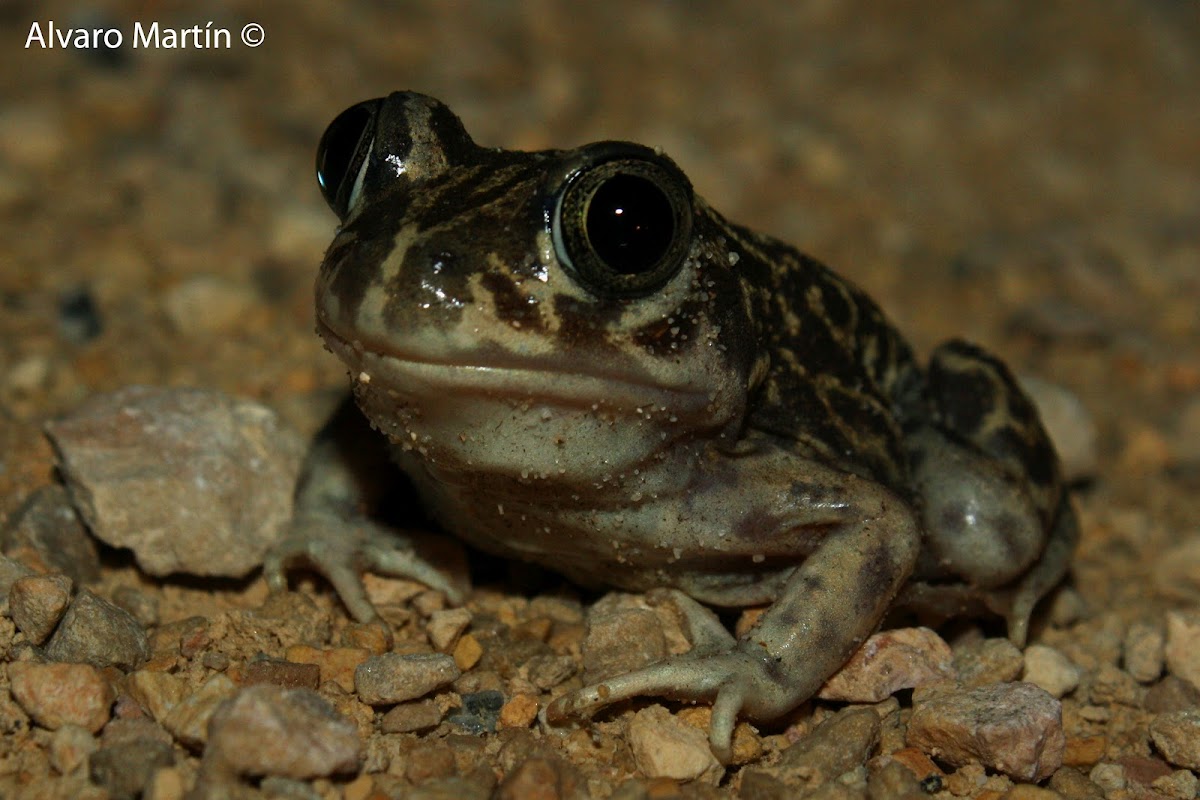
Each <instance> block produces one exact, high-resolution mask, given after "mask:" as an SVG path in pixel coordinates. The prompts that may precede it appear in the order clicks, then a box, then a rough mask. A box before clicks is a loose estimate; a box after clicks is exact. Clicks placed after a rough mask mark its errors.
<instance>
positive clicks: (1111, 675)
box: [1087, 664, 1146, 707]
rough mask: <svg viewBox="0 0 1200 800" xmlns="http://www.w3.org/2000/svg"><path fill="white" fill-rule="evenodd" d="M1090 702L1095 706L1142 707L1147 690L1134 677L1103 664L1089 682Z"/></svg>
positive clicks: (1088, 693) (1094, 672)
mask: <svg viewBox="0 0 1200 800" xmlns="http://www.w3.org/2000/svg"><path fill="white" fill-rule="evenodd" d="M1087 688H1088V691H1087V696H1088V700H1089V701H1091V703H1092V705H1095V706H1110V705H1113V704H1114V703H1116V704H1120V705H1123V706H1135V707H1136V706H1140V705H1141V704H1142V697H1143V696H1144V694H1145V691H1146V690H1145V689H1143V688H1142V687H1141V686H1139V685H1138V683H1137V681H1135V680H1134V679H1133V676H1132V675H1130V674H1129V673H1128V672H1125V671H1124V670H1120V669H1117V668H1116V667H1114V666H1112V665H1111V664H1101V665H1100V666H1099V667H1097V668H1096V669H1095V670H1094V671H1093V672H1092V674H1091V679H1090V680H1089V681H1088V687H1087Z"/></svg>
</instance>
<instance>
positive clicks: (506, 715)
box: [499, 694, 538, 728]
mask: <svg viewBox="0 0 1200 800" xmlns="http://www.w3.org/2000/svg"><path fill="white" fill-rule="evenodd" d="M537 713H538V701H537V698H536V697H535V696H533V695H531V694H516V695H513V697H512V698H511V699H510V700H509V701H508V702H507V703H505V704H504V705H503V706H502V707H501V708H500V720H499V721H500V727H501V728H528V727H529V726H530V725H532V724H533V721H534V720H535V719H537Z"/></svg>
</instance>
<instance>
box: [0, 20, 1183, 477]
mask: <svg viewBox="0 0 1200 800" xmlns="http://www.w3.org/2000/svg"><path fill="white" fill-rule="evenodd" d="M139 22H140V23H142V24H143V25H144V26H149V25H150V24H152V23H158V24H159V25H160V27H161V28H162V29H166V28H174V29H183V28H191V27H193V26H200V28H202V29H203V28H206V27H207V26H208V25H209V23H210V22H211V27H212V28H216V29H227V30H229V31H230V32H231V35H232V46H231V47H230V48H228V49H225V48H218V49H203V48H195V47H190V48H175V49H167V48H157V49H155V48H150V49H147V48H144V47H141V48H134V47H132V46H131V44H132V40H133V26H134V24H135V23H139ZM51 23H53V25H54V26H55V27H56V28H57V29H58V31H59V33H60V34H62V33H65V32H66V31H67V30H71V31H78V30H79V29H86V30H91V29H96V28H99V29H110V28H115V29H117V30H119V31H121V32H122V33H123V35H124V40H125V46H124V47H122V48H120V49H116V50H110V49H106V48H79V47H66V48H64V47H62V46H60V45H61V43H59V42H56V41H55V40H54V39H53V38H52V37H51V36H50V32H49V25H50V24H51ZM249 23H257V24H259V25H261V26H262V31H263V34H264V36H265V38H264V40H263V41H262V43H261V44H260V45H259V46H257V47H249V46H246V45H244V44H242V43H241V42H240V41H238V35H239V32H240V31H241V29H242V28H243V26H245V25H247V24H249ZM0 25H2V26H3V28H2V29H3V34H4V35H3V38H2V40H0V41H2V42H3V47H0V87H2V90H0V91H2V97H3V101H2V103H0V230H2V231H3V236H2V241H3V246H2V247H0V314H2V316H0V421H2V422H3V425H2V428H3V433H2V435H3V436H4V437H5V440H4V443H6V444H7V445H8V449H9V452H13V453H26V454H30V453H32V454H33V455H30V456H28V457H27V458H25V459H24V460H23V459H22V458H18V459H17V460H16V462H13V463H14V464H15V466H14V465H10V467H9V468H8V469H7V470H0V480H3V481H6V482H7V486H8V487H9V488H12V484H13V483H16V484H17V485H18V486H19V485H20V484H21V482H22V481H23V480H25V478H23V477H22V476H26V477H28V476H29V475H33V474H37V475H41V474H44V471H45V470H46V469H48V456H47V455H46V453H45V449H44V444H43V443H41V438H40V433H39V426H40V421H41V420H42V419H44V418H46V417H47V416H49V415H53V414H56V413H60V412H61V411H62V410H64V409H66V408H70V407H72V406H73V405H74V404H76V403H78V402H79V400H80V399H82V398H83V397H85V396H87V395H89V394H91V393H94V392H96V391H99V390H107V389H111V388H115V387H118V386H123V385H126V384H130V383H154V384H174V385H179V384H189V385H201V386H210V387H219V388H223V389H226V390H228V391H231V392H235V393H238V394H243V395H250V396H254V397H258V398H261V399H264V400H266V401H268V402H270V403H272V404H273V405H275V406H276V407H278V408H280V409H281V410H282V411H284V413H285V414H287V415H288V416H289V418H290V419H292V421H293V422H295V423H296V424H298V425H300V426H301V427H302V428H304V429H306V430H311V429H312V427H314V426H315V425H316V424H317V423H318V422H319V420H320V418H321V416H322V415H323V413H324V410H325V409H326V408H327V407H328V398H329V397H331V396H332V395H333V394H334V393H335V392H337V391H339V390H340V389H341V388H342V387H343V386H344V380H345V379H344V375H343V370H342V367H341V366H340V365H339V364H338V363H337V362H336V360H335V359H333V358H332V357H330V356H328V355H327V354H325V353H323V352H322V350H321V346H320V343H319V341H318V339H317V337H316V336H314V335H313V333H312V311H311V286H312V281H313V278H314V276H315V272H316V268H317V265H318V264H319V262H320V258H321V254H322V252H323V249H324V248H325V246H326V245H327V243H328V241H329V240H330V238H331V236H332V233H333V230H334V219H333V216H332V214H330V213H329V211H328V209H327V208H326V207H325V205H324V203H323V202H322V200H321V197H320V195H319V193H318V191H317V187H316V183H315V181H314V179H313V156H314V149H315V146H316V143H317V140H318V139H319V137H320V135H321V133H322V131H323V130H324V128H325V125H326V124H327V123H328V122H329V121H330V120H331V119H332V118H333V117H334V116H335V115H336V114H337V113H338V112H339V111H341V110H342V109H343V108H345V107H346V106H348V105H350V104H352V103H355V102H357V101H359V100H361V99H365V98H369V97H372V96H377V95H382V94H385V93H387V92H389V91H391V90H393V89H398V88H405V89H414V90H419V91H422V92H425V93H429V94H432V95H435V96H437V97H439V98H440V99H442V100H443V101H444V102H446V103H447V104H448V105H449V106H450V107H451V108H452V109H454V110H455V111H456V112H457V113H458V114H459V115H460V116H461V117H462V118H463V120H464V122H465V124H466V126H467V129H468V130H469V131H470V132H471V133H472V135H473V136H474V137H475V138H476V140H477V141H479V142H480V143H482V144H486V145H493V146H502V147H507V148H545V147H569V146H573V145H577V144H580V143H583V142H587V141H590V140H594V139H600V138H620V139H632V140H637V141H641V142H644V143H647V144H650V145H655V146H659V147H662V148H663V149H664V150H665V151H666V152H667V153H668V154H670V155H671V156H672V157H673V158H674V159H675V160H676V161H677V162H678V163H679V164H680V165H681V166H682V167H683V168H684V169H685V170H686V171H687V172H688V173H689V175H690V176H691V178H692V180H693V182H694V184H695V185H696V187H697V189H698V191H699V192H700V193H701V194H702V195H704V196H705V197H706V198H707V199H708V200H709V201H710V202H711V203H712V204H713V205H714V206H715V207H717V208H718V209H720V210H722V211H723V212H724V213H725V214H726V215H727V216H729V217H730V218H731V219H733V220H735V221H738V222H741V223H743V224H746V225H749V226H751V227H754V228H757V229H759V230H762V231H765V232H769V233H772V234H775V235H777V236H779V237H782V238H783V239H785V240H787V241H790V242H792V243H793V244H795V245H796V246H798V247H799V248H801V249H802V250H804V251H806V252H808V253H810V254H812V255H814V256H816V257H818V258H820V259H822V260H824V261H826V262H827V263H829V264H830V265H831V266H833V267H834V268H835V269H837V270H838V271H840V272H841V273H842V274H844V275H846V276H848V277H850V278H851V279H853V280H855V281H857V282H859V283H860V284H862V285H863V286H864V287H865V288H867V289H868V291H870V292H871V293H872V294H873V295H874V296H875V297H876V298H877V299H878V300H879V302H880V303H881V304H882V305H883V306H884V307H885V309H886V310H887V311H888V312H889V313H890V314H891V315H892V316H893V318H894V319H895V321H896V322H897V324H898V326H899V327H900V328H901V329H902V330H904V331H905V332H906V333H908V334H909V335H910V336H911V337H912V338H913V340H914V342H915V343H916V345H917V347H918V349H919V350H921V351H922V352H928V350H929V348H930V347H932V346H933V345H934V344H935V343H936V342H938V341H940V340H943V339H945V338H948V337H949V336H952V335H957V334H963V335H966V336H968V337H970V338H973V339H976V340H980V341H982V342H983V343H985V344H987V345H988V346H990V347H992V348H993V349H995V350H997V351H998V352H999V353H1000V354H1001V355H1002V356H1004V357H1005V358H1006V359H1008V360H1009V361H1010V362H1011V363H1013V364H1014V365H1015V366H1016V367H1017V368H1019V369H1020V370H1021V371H1024V372H1028V373H1032V374H1040V375H1042V376H1044V377H1049V378H1052V379H1054V380H1055V381H1057V382H1059V383H1060V384H1061V385H1064V386H1066V387H1067V388H1069V389H1070V390H1072V391H1073V392H1074V393H1075V394H1076V395H1077V396H1078V397H1080V398H1081V399H1082V400H1083V401H1084V403H1085V405H1086V406H1087V407H1088V409H1089V410H1090V413H1091V414H1093V415H1094V416H1095V418H1096V420H1097V422H1098V423H1099V426H1100V431H1101V445H1102V452H1103V453H1105V454H1109V455H1112V456H1114V458H1115V459H1116V460H1115V461H1112V462H1111V463H1113V464H1114V465H1115V466H1114V467H1113V468H1112V470H1113V472H1112V474H1113V476H1114V478H1116V477H1122V478H1123V477H1125V476H1128V475H1129V474H1131V473H1130V470H1131V469H1133V468H1135V467H1136V469H1135V470H1134V472H1136V471H1137V470H1149V471H1150V473H1151V474H1157V473H1155V471H1156V470H1161V469H1168V468H1170V469H1173V470H1174V471H1173V472H1172V473H1171V474H1172V475H1176V476H1179V475H1182V476H1184V479H1185V480H1187V481H1195V480H1196V479H1195V477H1194V476H1195V473H1196V472H1197V470H1196V469H1195V468H1194V466H1189V465H1194V464H1196V463H1197V462H1200V452H1198V451H1200V444H1198V443H1197V441H1198V440H1200V403H1198V402H1197V399H1196V395H1197V391H1198V388H1200V335H1198V328H1200V321H1198V319H1200V315H1198V314H1197V311H1196V309H1197V302H1198V301H1200V233H1198V230H1200V180H1198V178H1200V102H1197V98H1200V85H1198V84H1200V13H1197V6H1196V4H1195V2H1192V0H1140V1H1137V0H1096V1H1095V2H1087V3H1083V2H1071V1H1064V2H1051V3H1046V2H1033V1H1030V0H1018V1H1015V2H1014V1H1012V0H1004V1H1003V2H1001V1H1000V0H995V1H992V0H970V1H969V2H959V3H944V2H939V1H938V0H903V1H902V2H889V3H877V2H867V1H865V0H863V1H861V2H833V1H832V0H808V1H807V2H794V1H791V0H789V1H788V2H768V0H757V1H755V2H745V3H736V4H735V3H720V2H686V3H685V2H665V1H663V2H639V3H634V2H612V1H610V2H603V3H592V2H587V3H554V2H549V1H548V0H523V1H521V2H484V1H483V0H475V1H473V2H468V1H467V0H450V1H448V2H403V3H383V2H370V1H365V0H360V1H359V2H340V3H324V2H307V3H296V2H267V3H263V2H253V3H251V2H234V1H232V0H226V2H218V3H206V4H203V5H201V4H196V3H183V2H171V1H170V0H161V1H157V2H156V1H153V0H142V2H124V3H122V2H102V1H101V0H97V2H91V3H88V2H80V1H79V0H75V1H74V2H22V1H21V0H7V2H5V3H3V5H0ZM35 29H36V30H37V31H40V32H41V35H42V36H44V37H45V38H46V39H49V42H48V43H47V44H48V45H49V44H53V45H54V46H45V47H43V46H41V45H40V44H39V43H38V42H37V41H33V42H31V43H29V40H30V39H31V34H33V33H34V32H35ZM34 38H35V39H36V37H34ZM27 43H28V46H27ZM1193 433H1194V434H1195V435H1194V436H1193V435H1192V434H1193ZM22 465H26V466H22ZM1131 465H1132V466H1131Z"/></svg>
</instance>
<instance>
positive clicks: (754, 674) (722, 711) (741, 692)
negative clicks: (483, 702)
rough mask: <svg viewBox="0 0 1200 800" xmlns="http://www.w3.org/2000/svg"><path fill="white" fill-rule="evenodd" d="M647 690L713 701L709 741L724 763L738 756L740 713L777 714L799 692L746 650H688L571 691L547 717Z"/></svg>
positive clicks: (560, 718)
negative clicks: (735, 739)
mask: <svg viewBox="0 0 1200 800" xmlns="http://www.w3.org/2000/svg"><path fill="white" fill-rule="evenodd" d="M642 695H658V696H662V697H670V698H673V699H676V700H690V701H693V702H711V703H712V727H711V728H710V730H709V737H708V740H709V745H710V746H711V747H712V750H713V753H714V754H715V755H716V757H717V758H718V759H720V761H721V763H723V764H728V763H730V762H731V761H732V760H733V745H732V741H733V727H734V725H735V724H736V723H737V719H738V715H739V714H742V713H745V714H747V715H749V716H751V717H758V718H763V719H770V718H773V717H777V716H779V714H781V713H783V712H784V711H786V710H787V709H788V708H789V707H790V704H791V702H792V695H793V692H792V689H791V688H790V687H789V686H787V685H786V684H785V682H784V676H783V675H782V674H780V673H779V672H778V671H777V670H772V669H771V664H770V663H769V661H768V660H767V659H763V658H755V657H754V656H752V655H750V654H749V653H746V652H743V651H741V650H732V651H728V652H725V653H720V654H716V655H705V656H700V657H696V656H691V655H683V656H677V657H675V658H668V659H666V660H664V661H660V662H658V663H657V664H652V665H650V666H648V667H645V668H643V669H639V670H635V671H633V672H627V673H625V674H624V675H618V676H616V677H614V678H610V679H608V680H606V681H603V682H602V683H596V684H592V685H591V686H585V687H584V688H582V689H578V690H576V691H574V692H570V693H569V694H566V695H564V696H562V697H560V698H558V699H557V700H555V701H554V702H553V703H551V704H550V706H549V707H548V708H547V709H546V721H547V722H549V723H550V724H551V725H558V724H562V723H564V722H566V721H568V720H569V719H571V718H573V717H580V716H585V715H588V714H590V713H594V712H595V711H597V710H599V709H600V708H603V707H604V706H607V705H611V704H612V703H616V702H619V701H621V700H628V699H630V698H633V697H639V696H642Z"/></svg>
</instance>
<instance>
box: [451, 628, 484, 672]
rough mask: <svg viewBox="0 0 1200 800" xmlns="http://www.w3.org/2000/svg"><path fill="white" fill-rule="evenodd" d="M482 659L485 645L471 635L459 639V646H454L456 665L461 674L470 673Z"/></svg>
mask: <svg viewBox="0 0 1200 800" xmlns="http://www.w3.org/2000/svg"><path fill="white" fill-rule="evenodd" d="M481 658H483V645H481V644H480V643H479V639H477V638H476V637H474V636H472V635H471V634H469V633H468V634H467V635H465V636H463V637H462V638H461V639H459V640H458V644H456V645H455V646H454V663H455V664H456V665H457V666H458V669H459V671H461V672H467V671H469V670H470V669H471V668H472V667H474V666H475V665H476V664H478V663H479V659H481Z"/></svg>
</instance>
